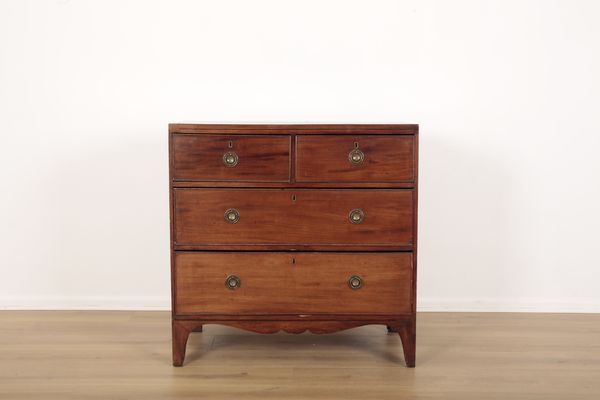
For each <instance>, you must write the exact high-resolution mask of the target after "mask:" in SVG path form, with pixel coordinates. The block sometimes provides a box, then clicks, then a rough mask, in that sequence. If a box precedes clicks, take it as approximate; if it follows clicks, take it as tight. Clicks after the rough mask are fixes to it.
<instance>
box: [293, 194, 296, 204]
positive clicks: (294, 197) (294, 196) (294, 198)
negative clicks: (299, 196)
mask: <svg viewBox="0 0 600 400" xmlns="http://www.w3.org/2000/svg"><path fill="white" fill-rule="evenodd" d="M292 201H293V202H294V203H295V202H296V195H295V194H293V195H292Z"/></svg>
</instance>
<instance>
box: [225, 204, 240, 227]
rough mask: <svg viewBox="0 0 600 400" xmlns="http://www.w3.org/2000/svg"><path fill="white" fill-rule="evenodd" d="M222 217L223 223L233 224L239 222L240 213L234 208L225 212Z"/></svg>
mask: <svg viewBox="0 0 600 400" xmlns="http://www.w3.org/2000/svg"><path fill="white" fill-rule="evenodd" d="M223 217H224V218H225V221H227V222H229V223H230V224H235V223H237V222H238V221H239V220H240V212H239V211H238V210H236V209H235V208H230V209H228V210H227V211H225V214H224V215H223Z"/></svg>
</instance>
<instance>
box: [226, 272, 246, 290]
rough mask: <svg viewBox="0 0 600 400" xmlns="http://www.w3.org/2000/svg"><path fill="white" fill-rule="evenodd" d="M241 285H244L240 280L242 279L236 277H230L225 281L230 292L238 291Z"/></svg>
mask: <svg viewBox="0 0 600 400" xmlns="http://www.w3.org/2000/svg"><path fill="white" fill-rule="evenodd" d="M241 284H242V281H241V280H240V278H238V277H237V276H235V275H229V276H228V277H227V278H226V279H225V287H226V288H227V289H229V290H236V289H237V288H239V287H240V285H241Z"/></svg>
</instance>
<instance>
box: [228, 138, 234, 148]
mask: <svg viewBox="0 0 600 400" xmlns="http://www.w3.org/2000/svg"><path fill="white" fill-rule="evenodd" d="M227 148H229V149H232V148H233V141H231V140H230V141H229V143H227Z"/></svg>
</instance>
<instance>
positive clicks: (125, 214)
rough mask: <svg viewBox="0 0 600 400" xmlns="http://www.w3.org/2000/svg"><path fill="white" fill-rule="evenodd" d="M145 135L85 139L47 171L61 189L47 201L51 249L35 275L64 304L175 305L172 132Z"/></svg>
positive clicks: (45, 230)
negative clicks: (170, 181) (171, 299)
mask: <svg viewBox="0 0 600 400" xmlns="http://www.w3.org/2000/svg"><path fill="white" fill-rule="evenodd" d="M165 132H166V130H165ZM138 137H139V138H140V139H139V140H131V135H128V138H127V140H123V138H118V137H116V136H115V135H114V134H113V135H112V136H106V137H98V136H94V139H99V140H100V141H101V143H91V141H90V140H89V138H81V139H77V140H76V143H71V147H70V150H69V151H68V152H67V153H66V154H64V155H63V156H62V157H60V158H58V157H57V158H56V159H55V160H54V161H55V163H54V164H53V165H52V168H49V169H48V170H46V171H44V173H45V179H46V180H47V182H49V183H50V184H51V185H52V187H53V190H52V195H51V196H48V197H46V198H43V199H40V200H41V201H42V202H44V204H45V206H46V207H47V212H46V214H45V217H44V219H43V220H41V221H39V222H40V225H39V230H40V232H39V234H41V235H43V236H45V237H46V240H47V242H48V244H49V247H48V248H47V254H46V255H45V259H44V266H45V268H44V270H43V271H40V274H39V276H37V277H36V278H34V279H33V280H34V281H37V284H38V285H43V286H44V292H47V293H49V294H51V295H52V296H56V297H57V298H58V299H59V300H58V301H65V302H67V303H69V302H74V303H73V305H75V306H76V305H77V304H79V303H81V302H83V303H84V304H83V305H84V306H92V307H93V306H94V305H95V303H98V305H100V306H102V305H105V306H107V307H109V308H110V307H117V308H118V307H123V306H124V307H157V306H161V307H164V306H165V305H168V304H170V303H169V290H170V289H169V287H170V278H169V276H170V273H169V208H168V201H169V196H168V161H167V160H168V154H167V153H168V150H167V148H168V145H167V135H166V133H164V132H161V133H160V135H159V134H158V133H157V134H153V135H147V136H145V135H142V134H138ZM86 139H87V140H86ZM96 142H98V140H96ZM60 299H63V300H60Z"/></svg>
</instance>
